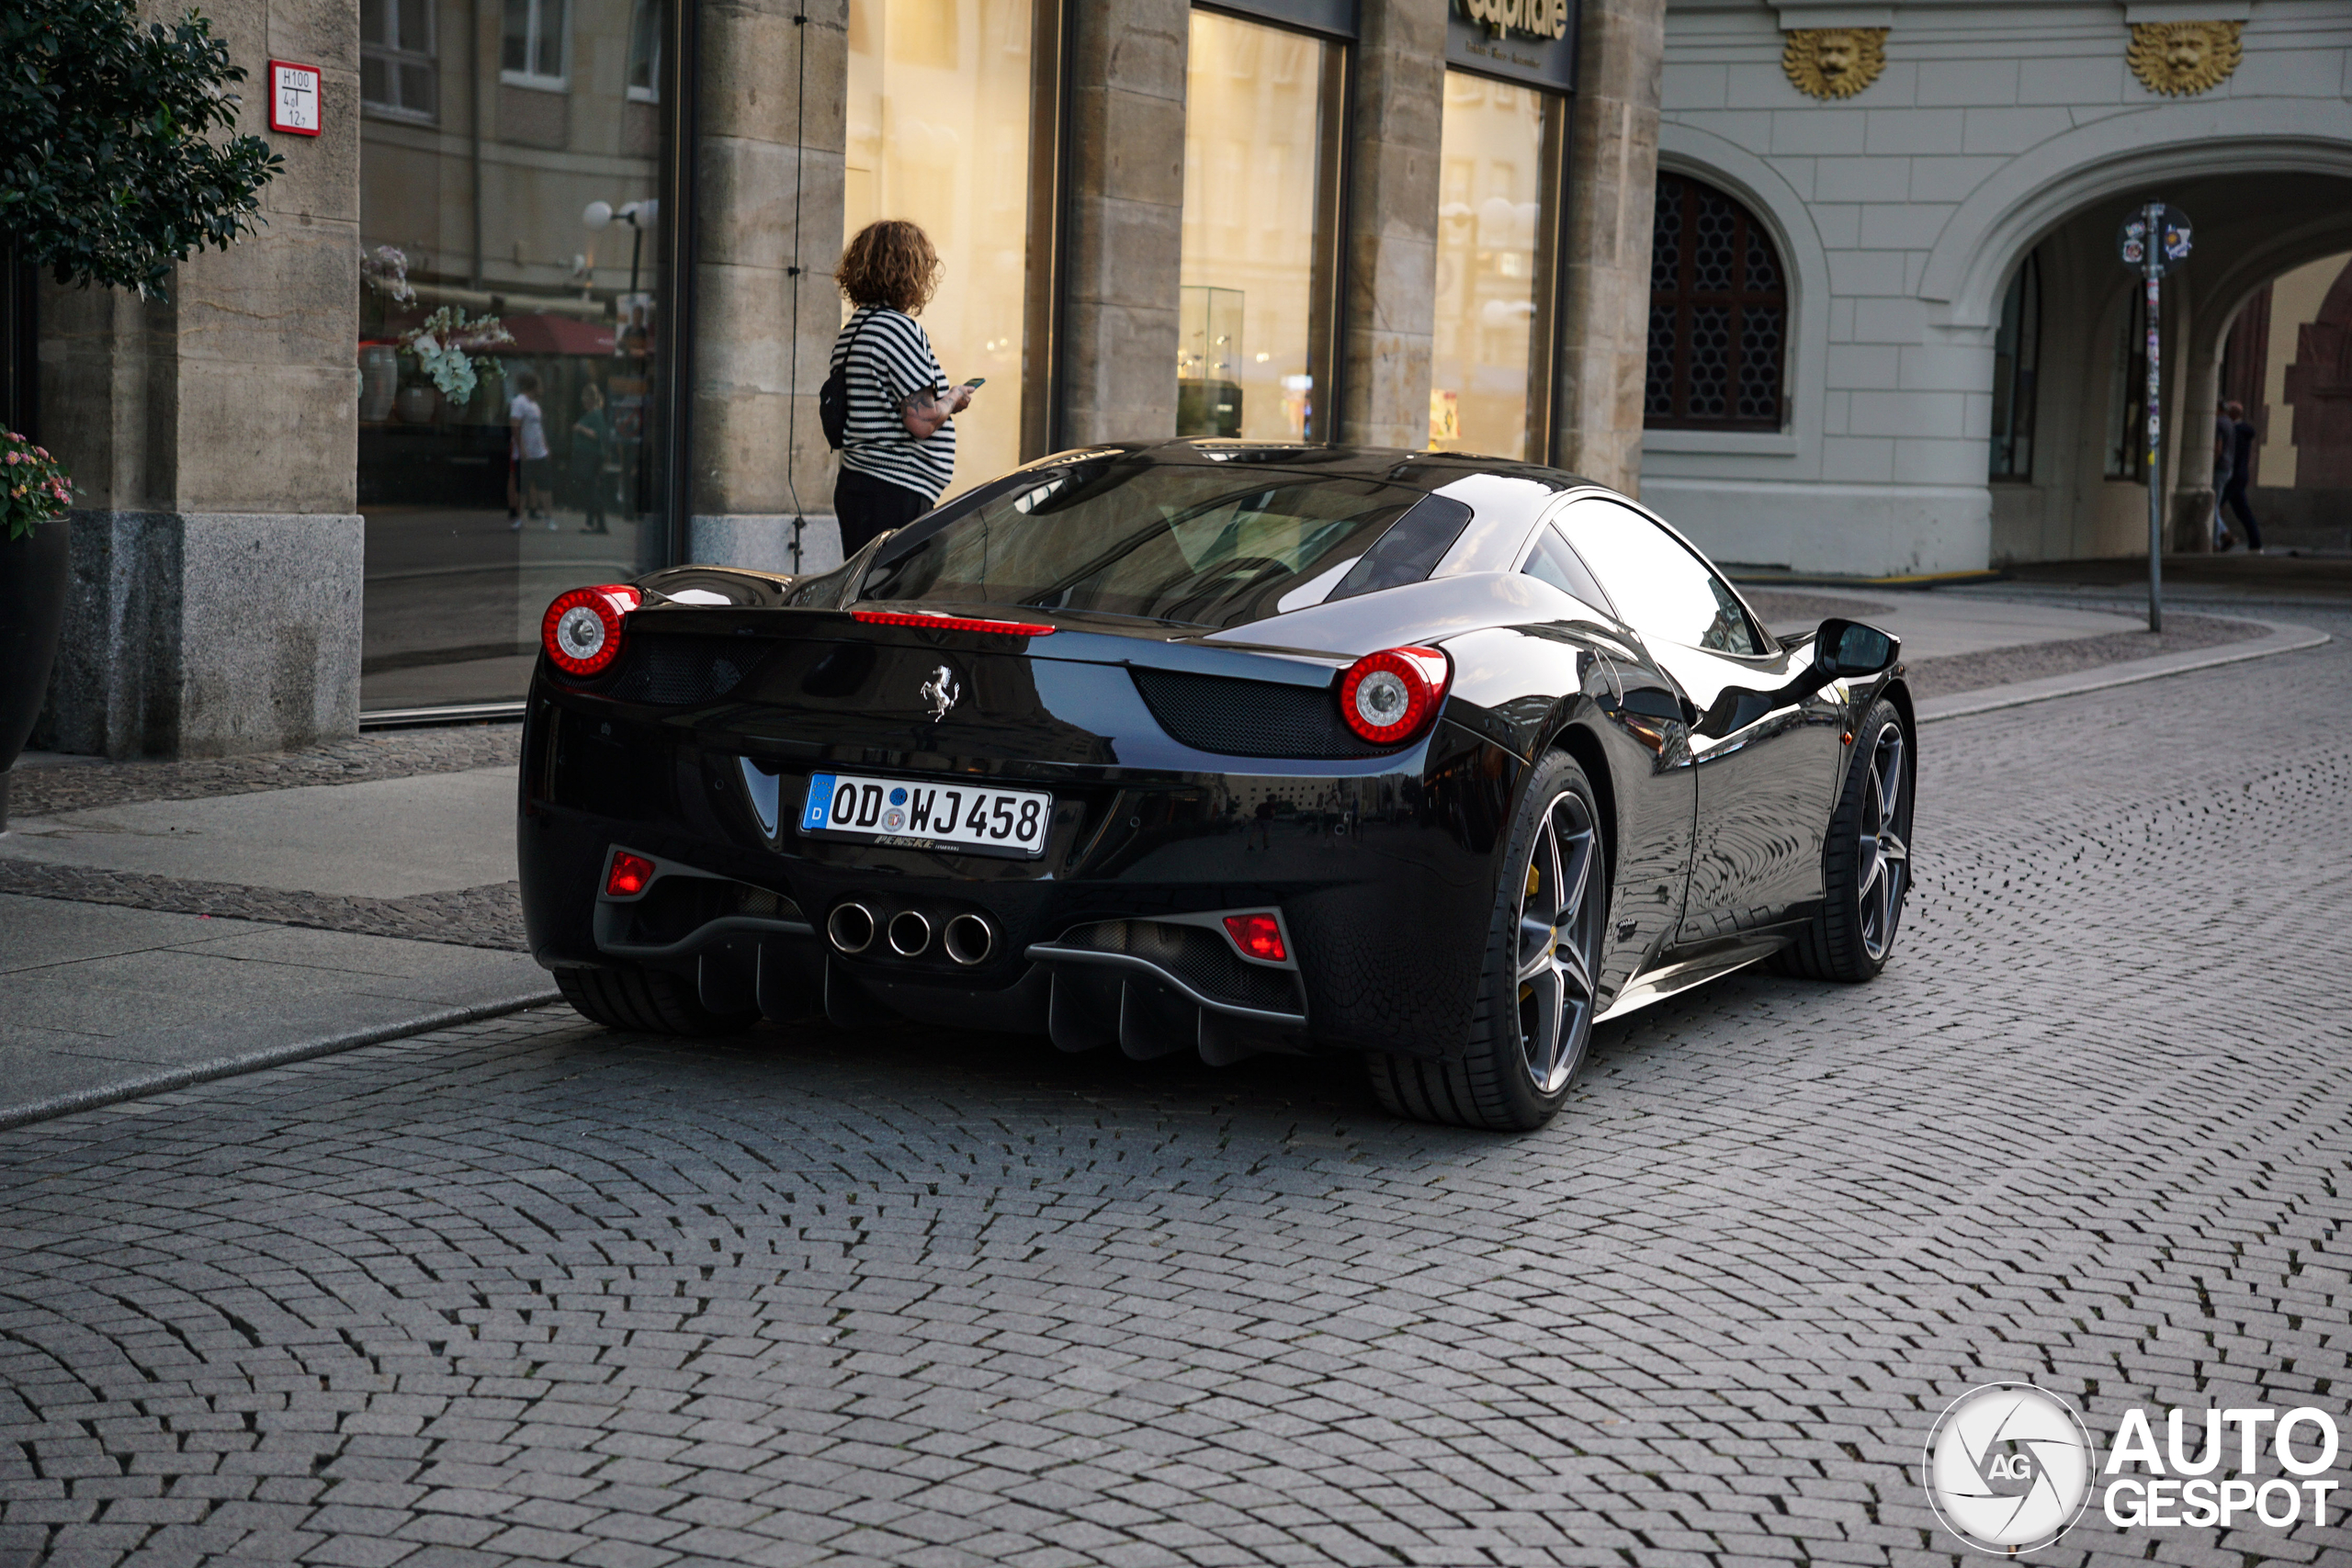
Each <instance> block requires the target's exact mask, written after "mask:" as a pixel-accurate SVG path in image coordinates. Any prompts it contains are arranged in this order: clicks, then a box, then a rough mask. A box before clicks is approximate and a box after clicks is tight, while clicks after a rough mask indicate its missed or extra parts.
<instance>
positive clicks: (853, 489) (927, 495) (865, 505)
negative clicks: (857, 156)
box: [832, 218, 972, 558]
mask: <svg viewBox="0 0 2352 1568" xmlns="http://www.w3.org/2000/svg"><path fill="white" fill-rule="evenodd" d="M833 280H834V282H835V283H837V284H839V285H840V287H841V291H842V295H843V296H845V297H846V298H847V299H849V301H850V303H851V304H853V305H854V306H856V307H857V309H856V310H854V311H852V312H851V314H850V318H849V320H848V321H847V322H845V323H844V324H843V325H842V331H841V335H840V336H839V337H837V338H835V339H834V340H833V357H832V368H834V369H835V370H841V371H843V372H845V374H846V377H847V379H848V383H849V403H848V414H849V418H848V421H847V426H846V429H845V431H844V434H843V437H842V472H841V478H840V479H839V480H838V481H837V482H836V483H835V484H834V486H833V512H834V514H835V515H836V516H838V517H839V518H840V519H841V525H842V556H843V557H844V558H847V557H849V556H852V555H854V554H856V553H857V551H858V550H859V549H860V548H862V547H864V546H865V544H866V543H867V541H869V540H871V539H872V538H873V537H874V536H876V534H880V533H883V532H886V531H887V530H888V529H891V528H897V527H900V526H902V525H905V524H908V523H911V522H913V521H914V520H915V519H916V518H917V517H920V516H922V514H923V513H926V512H928V511H930V510H931V509H932V507H933V504H935V503H936V502H938V500H939V493H940V491H944V490H945V489H946V488H947V481H948V479H949V478H950V477H951V476H952V475H953V474H954V473H955V471H956V425H955V415H956V414H958V413H960V412H963V411H964V409H965V408H966V407H967V406H968V405H969V404H970V402H971V400H972V389H971V388H970V387H950V386H949V385H948V384H947V376H946V373H945V372H944V371H943V370H941V369H940V367H939V356H938V355H935V354H933V352H932V347H931V336H930V334H929V333H925V332H924V331H923V330H922V326H921V325H920V324H918V323H917V322H916V321H915V317H916V316H917V315H919V314H920V313H921V312H922V308H923V305H924V304H925V303H926V302H927V301H928V300H929V299H931V296H932V292H933V289H935V288H938V287H939V253H938V252H936V251H934V250H933V249H932V248H931V240H930V238H929V236H927V235H925V234H924V233H923V231H922V230H921V229H920V228H918V227H916V226H915V225H914V224H912V223H909V222H907V221H906V220H903V219H898V218H886V219H883V220H881V221H880V222H877V223H868V224H867V225H866V226H865V228H863V229H861V230H859V231H857V237H856V238H855V239H854V240H852V241H850V243H849V248H848V249H847V250H845V251H843V252H842V260H841V265H840V266H838V267H836V268H835V269H834V271H833Z"/></svg>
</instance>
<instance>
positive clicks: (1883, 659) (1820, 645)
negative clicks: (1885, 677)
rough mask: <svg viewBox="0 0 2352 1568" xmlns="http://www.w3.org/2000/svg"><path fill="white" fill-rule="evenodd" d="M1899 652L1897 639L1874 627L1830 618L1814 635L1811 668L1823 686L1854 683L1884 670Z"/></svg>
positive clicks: (1833, 617) (1900, 644)
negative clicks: (1842, 682) (1844, 682)
mask: <svg viewBox="0 0 2352 1568" xmlns="http://www.w3.org/2000/svg"><path fill="white" fill-rule="evenodd" d="M1902 651H1903V644H1902V642H1901V640H1900V639H1898V638H1896V637H1891V636H1889V635H1888V634H1887V633H1885V632H1883V631H1881V630H1879V629H1878V628H1877V627H1876V626H1864V625H1862V623H1861V622H1860V621H1846V620H1839V619H1838V618H1837V617H1835V616H1832V617H1831V618H1830V619H1828V620H1826V621H1824V622H1822V623H1821V630H1820V631H1818V632H1816V633H1815V634H1814V638H1813V667H1814V669H1815V671H1818V672H1819V673H1820V675H1821V679H1822V684H1823V685H1827V684H1828V683H1829V682H1832V681H1856V680H1860V679H1862V678H1864V677H1866V676H1871V675H1876V674H1878V673H1879V672H1880V671H1883V670H1885V669H1886V668H1887V667H1888V666H1890V665H1892V664H1893V663H1894V660H1895V658H1896V657H1897V656H1898V655H1899V654H1900V653H1901V652H1902Z"/></svg>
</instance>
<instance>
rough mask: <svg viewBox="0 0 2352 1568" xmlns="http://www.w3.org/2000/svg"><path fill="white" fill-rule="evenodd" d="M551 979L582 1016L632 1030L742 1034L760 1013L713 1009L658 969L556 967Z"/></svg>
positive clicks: (687, 984)
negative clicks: (716, 1010) (557, 968)
mask: <svg viewBox="0 0 2352 1568" xmlns="http://www.w3.org/2000/svg"><path fill="white" fill-rule="evenodd" d="M555 983H556V988H557V989H558V990H560V991H561V992H562V993H563V999H564V1000H565V1001H568V1002H570V1003H571V1005H572V1007H573V1008H574V1009H576V1010H578V1011H579V1013H580V1014H581V1016H582V1017H583V1018H586V1019H588V1020H590V1021H593V1022H596V1023H601V1024H603V1025H604V1026H605V1028H607V1029H622V1030H627V1031H628V1032H631V1033H634V1034H686V1035H707V1034H741V1033H742V1032H743V1031H745V1030H747V1029H749V1028H751V1027H752V1024H754V1023H757V1022H758V1021H759V1018H760V1015H759V1013H758V1012H757V1011H748V1012H736V1013H722V1012H713V1011H711V1010H709V1009H708V1008H707V1007H705V1006H703V1005H702V998H700V997H699V996H697V995H695V987H694V986H693V984H692V983H691V982H689V981H686V980H684V979H681V978H680V977H679V976H675V975H669V974H664V973H662V971H661V970H658V969H634V968H631V969H559V970H557V971H556V972H555Z"/></svg>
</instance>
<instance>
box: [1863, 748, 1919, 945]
mask: <svg viewBox="0 0 2352 1568" xmlns="http://www.w3.org/2000/svg"><path fill="white" fill-rule="evenodd" d="M1906 760H1907V758H1906V755H1905V749H1904V743H1903V727H1902V726H1901V725H1899V724H1887V725H1883V726H1882V727H1881V728H1880V729H1879V732H1878V739H1877V740H1876V741H1875V742H1874V743H1873V744H1872V745H1871V761H1870V769H1871V773H1870V777H1869V778H1867V779H1865V780H1864V781H1863V790H1864V795H1863V799H1862V822H1861V852H1860V854H1859V855H1858V856H1857V857H1856V859H1857V861H1858V863H1860V867H1861V877H1860V887H1859V889H1858V890H1857V894H1856V897H1859V898H1860V902H1861V917H1862V946H1863V948H1864V949H1865V950H1866V951H1867V952H1868V953H1870V955H1871V962H1872V963H1878V962H1881V961H1883V959H1884V958H1885V957H1886V953H1887V949H1889V948H1891V947H1893V946H1894V928H1895V926H1896V925H1897V924H1898V923H1900V921H1901V920H1902V919H1903V896H1904V895H1905V893H1907V892H1909V891H1910V886H1911V850H1910V846H1909V845H1907V844H1905V842H1904V840H1903V771H1904V766H1905V761H1906Z"/></svg>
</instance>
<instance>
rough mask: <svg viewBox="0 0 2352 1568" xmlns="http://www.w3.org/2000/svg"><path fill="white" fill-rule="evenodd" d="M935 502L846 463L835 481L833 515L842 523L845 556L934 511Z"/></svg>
mask: <svg viewBox="0 0 2352 1568" xmlns="http://www.w3.org/2000/svg"><path fill="white" fill-rule="evenodd" d="M931 505H932V502H931V497H929V496H927V495H925V494H923V493H922V491H916V490H909V489H908V488H907V487H906V486H904V485H894V484H892V483H891V482H890V481H889V480H888V479H876V478H875V477H874V476H873V475H872V474H861V473H859V472H858V471H857V470H856V469H855V468H849V467H847V466H846V465H844V466H843V467H842V477H841V478H840V479H836V480H834V481H833V515H834V516H835V517H837V518H839V519H840V520H841V525H842V559H843V560H847V559H848V558H850V557H852V556H854V555H855V554H857V552H858V551H860V550H862V549H864V548H865V547H866V546H867V545H868V544H869V543H871V542H872V540H873V538H874V536H876V534H882V533H887V532H888V531H889V530H890V529H892V528H903V527H905V526H906V525H908V524H910V523H911V522H913V521H914V520H915V519H916V518H918V517H920V516H922V514H923V513H926V512H928V511H930V510H931Z"/></svg>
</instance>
